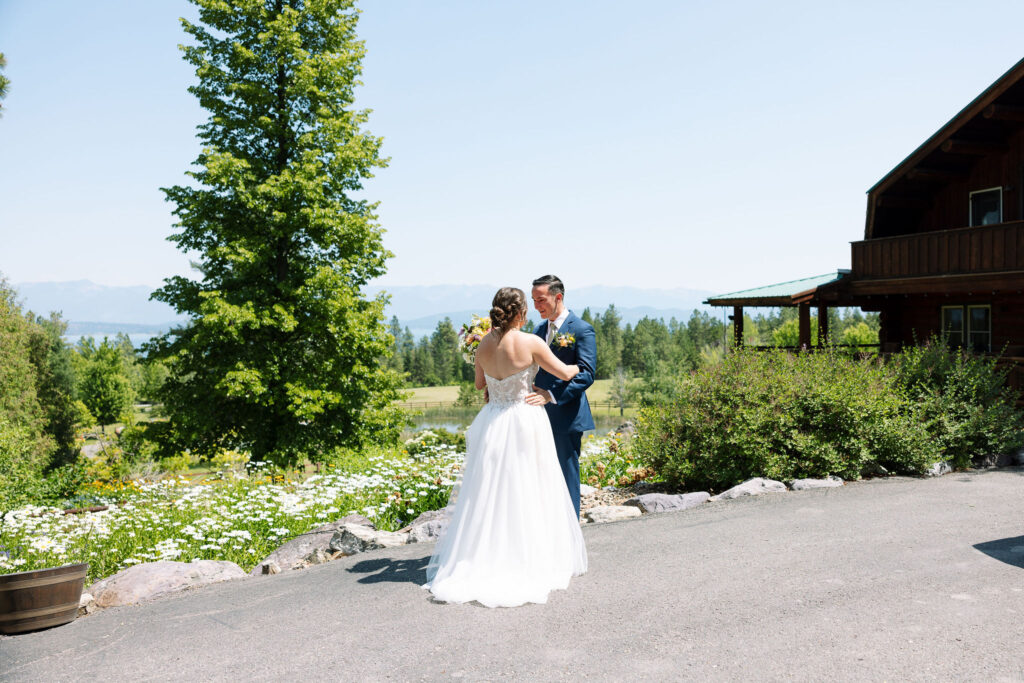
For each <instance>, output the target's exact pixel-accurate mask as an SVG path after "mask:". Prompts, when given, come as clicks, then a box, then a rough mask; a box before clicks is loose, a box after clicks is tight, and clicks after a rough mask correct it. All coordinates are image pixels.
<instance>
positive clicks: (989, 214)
mask: <svg viewBox="0 0 1024 683" xmlns="http://www.w3.org/2000/svg"><path fill="white" fill-rule="evenodd" d="M970 197H971V227H974V226H977V225H992V224H993V223H1002V222H1003V188H1001V187H990V188H989V189H987V190H978V191H976V192H972V193H971V194H970Z"/></svg>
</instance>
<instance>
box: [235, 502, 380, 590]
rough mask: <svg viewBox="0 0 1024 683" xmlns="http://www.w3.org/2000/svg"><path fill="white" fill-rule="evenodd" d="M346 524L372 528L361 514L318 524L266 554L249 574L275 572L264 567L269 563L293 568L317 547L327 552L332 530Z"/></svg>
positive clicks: (281, 568)
mask: <svg viewBox="0 0 1024 683" xmlns="http://www.w3.org/2000/svg"><path fill="white" fill-rule="evenodd" d="M346 524H360V525H362V526H366V527H369V528H371V529H372V528H373V522H371V521H370V520H368V519H367V518H366V517H363V516H362V515H348V516H346V517H342V518H341V519H339V520H337V521H334V522H330V523H328V524H324V525H323V526H318V527H317V528H315V529H313V530H312V531H307V532H306V533H304V534H299V535H298V536H296V537H295V538H293V539H291V540H290V541H288V542H287V543H285V544H284V545H282V546H281V547H280V548H278V549H277V550H275V551H274V552H272V553H270V554H269V555H267V556H266V557H265V558H263V560H262V561H261V562H260V563H259V564H257V565H256V566H255V567H254V568H253V570H252V571H251V572H249V575H250V576H259V575H260V574H276V573H277V572H268V571H266V570H265V569H264V567H265V566H266V565H268V564H270V563H273V564H276V565H277V567H278V571H282V570H284V569H294V568H295V567H297V566H298V565H299V564H301V563H302V561H303V560H304V559H305V558H306V557H307V556H308V555H309V554H310V553H311V552H313V551H314V550H316V549H317V548H319V549H320V550H323V551H324V552H327V551H328V546H329V545H330V543H331V539H332V538H334V532H336V531H337V530H338V529H340V528H341V527H343V526H345V525H346Z"/></svg>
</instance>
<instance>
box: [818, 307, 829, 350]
mask: <svg viewBox="0 0 1024 683" xmlns="http://www.w3.org/2000/svg"><path fill="white" fill-rule="evenodd" d="M827 343H828V306H827V305H825V304H818V348H819V349H820V348H824V346H825V345H826V344H827Z"/></svg>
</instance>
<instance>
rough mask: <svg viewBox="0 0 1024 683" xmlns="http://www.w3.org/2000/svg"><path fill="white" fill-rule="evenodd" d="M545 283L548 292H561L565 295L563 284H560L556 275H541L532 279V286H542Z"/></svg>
mask: <svg viewBox="0 0 1024 683" xmlns="http://www.w3.org/2000/svg"><path fill="white" fill-rule="evenodd" d="M545 285H547V288H548V294H561V295H562V296H565V285H563V284H562V281H561V280H560V279H559V278H558V276H557V275H541V276H540V277H539V278H537V279H536V280H534V281H533V286H534V287H543V286H545Z"/></svg>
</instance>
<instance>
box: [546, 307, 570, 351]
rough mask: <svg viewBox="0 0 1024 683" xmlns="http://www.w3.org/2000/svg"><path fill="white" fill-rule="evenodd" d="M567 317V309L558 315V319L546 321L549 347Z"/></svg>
mask: <svg viewBox="0 0 1024 683" xmlns="http://www.w3.org/2000/svg"><path fill="white" fill-rule="evenodd" d="M568 317H569V309H568V308H565V309H562V312H561V313H559V314H558V317H557V318H555V319H554V320H549V321H548V346H551V340H552V339H554V338H555V335H556V334H558V330H560V329H562V325H564V324H565V319H566V318H568Z"/></svg>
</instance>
